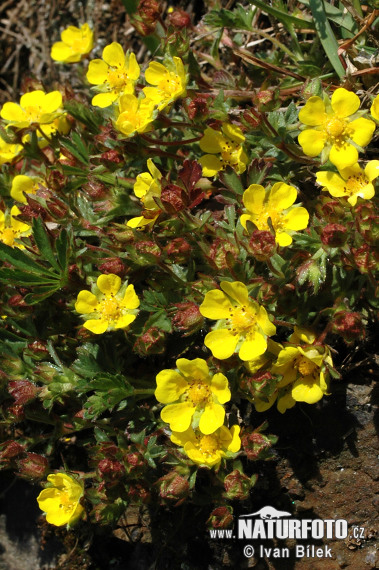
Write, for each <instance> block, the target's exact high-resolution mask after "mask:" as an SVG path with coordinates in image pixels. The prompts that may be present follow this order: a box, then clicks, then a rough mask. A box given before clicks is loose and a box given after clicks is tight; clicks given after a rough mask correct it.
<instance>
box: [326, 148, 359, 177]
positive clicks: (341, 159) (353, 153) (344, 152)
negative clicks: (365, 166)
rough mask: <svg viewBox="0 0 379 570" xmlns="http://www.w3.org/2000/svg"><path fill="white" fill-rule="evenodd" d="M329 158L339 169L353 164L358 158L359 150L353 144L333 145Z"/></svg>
mask: <svg viewBox="0 0 379 570" xmlns="http://www.w3.org/2000/svg"><path fill="white" fill-rule="evenodd" d="M329 160H330V162H331V163H332V164H334V165H335V166H336V167H337V168H338V170H342V169H343V168H346V167H347V166H351V165H352V164H354V163H355V162H357V160H358V151H357V149H356V148H355V146H353V145H352V144H348V143H346V144H344V145H342V146H340V145H338V146H337V145H335V144H334V145H333V146H332V148H331V149H330V154H329Z"/></svg>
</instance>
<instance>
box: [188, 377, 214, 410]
mask: <svg viewBox="0 0 379 570" xmlns="http://www.w3.org/2000/svg"><path fill="white" fill-rule="evenodd" d="M210 395H211V391H210V389H209V386H207V385H206V384H204V382H201V381H200V380H195V381H194V382H192V384H191V385H190V387H189V388H188V390H187V397H188V399H189V400H191V402H192V403H193V405H194V406H198V405H199V404H205V403H206V402H207V401H208V400H209V397H210Z"/></svg>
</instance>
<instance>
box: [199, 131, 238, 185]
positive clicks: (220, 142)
mask: <svg viewBox="0 0 379 570" xmlns="http://www.w3.org/2000/svg"><path fill="white" fill-rule="evenodd" d="M244 141H245V137H244V135H243V134H242V131H241V129H240V128H238V127H236V126H235V125H232V124H231V123H223V124H222V125H221V131H217V130H215V129H212V128H211V127H207V128H206V129H205V131H204V136H203V137H202V139H201V140H200V141H199V145H200V148H201V150H202V151H203V152H206V153H209V154H205V155H204V156H202V157H201V158H200V159H199V162H200V164H201V166H202V168H203V176H215V175H216V174H217V172H219V171H220V170H224V169H225V168H226V167H227V166H231V167H232V168H233V170H235V171H236V172H237V173H238V174H242V172H245V170H246V165H247V161H248V158H247V155H246V153H245V151H244V150H243V146H242V144H243V142H244ZM216 155H217V156H216Z"/></svg>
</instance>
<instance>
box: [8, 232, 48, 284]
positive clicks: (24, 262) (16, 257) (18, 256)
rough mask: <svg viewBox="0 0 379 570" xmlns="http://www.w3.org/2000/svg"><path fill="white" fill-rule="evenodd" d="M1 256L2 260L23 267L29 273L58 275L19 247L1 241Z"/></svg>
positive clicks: (19, 267)
mask: <svg viewBox="0 0 379 570" xmlns="http://www.w3.org/2000/svg"><path fill="white" fill-rule="evenodd" d="M0 256H1V260H2V261H8V263H11V264H12V265H14V267H17V268H18V269H23V270H25V271H26V272H27V273H37V274H38V275H46V276H48V277H51V278H52V279H54V278H55V277H56V274H55V273H52V272H50V271H49V270H48V269H46V268H45V267H42V266H41V265H39V264H38V263H36V262H35V261H33V259H32V258H31V257H29V256H28V255H26V253H24V252H23V251H22V250H21V249H19V248H18V247H10V246H9V245H5V244H4V243H3V242H1V241H0Z"/></svg>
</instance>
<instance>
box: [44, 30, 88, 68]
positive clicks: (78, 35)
mask: <svg viewBox="0 0 379 570" xmlns="http://www.w3.org/2000/svg"><path fill="white" fill-rule="evenodd" d="M92 48H93V31H92V30H91V28H90V27H89V25H88V24H83V25H82V26H80V28H77V27H76V26H68V28H66V29H65V30H63V32H62V33H61V41H60V42H56V43H55V44H53V46H52V48H51V52H50V55H51V58H52V59H53V60H54V61H59V62H61V63H76V62H78V61H80V60H81V59H82V57H83V56H84V55H87V54H89V52H90V51H91V49H92Z"/></svg>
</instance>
